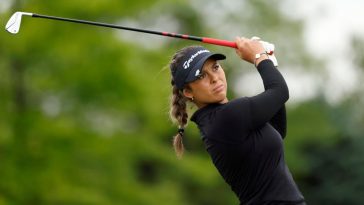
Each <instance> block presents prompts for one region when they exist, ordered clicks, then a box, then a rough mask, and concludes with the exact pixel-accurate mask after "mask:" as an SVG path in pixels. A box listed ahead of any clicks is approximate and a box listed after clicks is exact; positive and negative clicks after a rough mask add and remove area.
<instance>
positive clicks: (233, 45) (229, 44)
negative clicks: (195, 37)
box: [202, 37, 237, 48]
mask: <svg viewBox="0 0 364 205" xmlns="http://www.w3.org/2000/svg"><path fill="white" fill-rule="evenodd" d="M202 42H204V43H209V44H214V45H219V46H227V47H231V48H237V46H236V43H235V42H233V41H227V40H220V39H216V38H207V37H203V38H202Z"/></svg>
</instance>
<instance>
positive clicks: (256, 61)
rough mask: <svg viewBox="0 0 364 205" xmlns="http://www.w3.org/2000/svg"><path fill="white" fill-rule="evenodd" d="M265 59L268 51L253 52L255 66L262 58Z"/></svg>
mask: <svg viewBox="0 0 364 205" xmlns="http://www.w3.org/2000/svg"><path fill="white" fill-rule="evenodd" d="M266 59H269V58H268V53H266V52H262V53H257V54H255V58H254V66H255V67H257V66H258V64H259V63H260V62H261V61H263V60H266Z"/></svg>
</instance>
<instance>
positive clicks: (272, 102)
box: [248, 59, 289, 137]
mask: <svg viewBox="0 0 364 205" xmlns="http://www.w3.org/2000/svg"><path fill="white" fill-rule="evenodd" d="M258 72H259V74H260V76H261V77H262V80H263V84H264V89H265V91H264V92H262V93H260V94H259V95H256V96H253V97H249V98H248V99H249V105H250V109H249V111H250V117H251V128H252V129H256V128H258V127H260V126H262V125H264V124H265V123H267V122H270V121H271V120H272V118H273V116H275V115H276V114H277V116H276V118H274V119H273V124H275V125H274V126H276V127H277V128H278V129H277V130H278V131H279V132H280V133H284V132H285V123H284V126H283V124H282V123H281V122H280V121H282V120H284V121H285V118H284V119H283V118H281V119H279V118H280V117H281V116H282V114H284V116H285V110H284V112H279V111H280V109H281V108H282V107H283V106H284V103H285V102H286V101H287V100H288V98H289V92H288V87H287V84H286V82H285V80H284V78H283V76H282V75H281V73H280V72H279V71H278V69H277V68H276V67H275V66H274V65H273V63H272V61H271V60H268V59H267V60H263V61H261V62H260V63H259V65H258ZM281 128H284V129H281ZM282 137H283V135H282Z"/></svg>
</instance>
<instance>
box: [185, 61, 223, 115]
mask: <svg viewBox="0 0 364 205" xmlns="http://www.w3.org/2000/svg"><path fill="white" fill-rule="evenodd" d="M226 90H227V84H226V78H225V72H224V70H223V69H222V67H221V65H220V64H219V63H218V62H217V61H216V60H214V59H208V60H207V61H206V62H205V64H204V65H203V68H202V70H201V74H200V76H199V79H197V80H195V81H193V82H191V83H189V84H188V86H187V88H185V89H184V90H183V93H184V95H185V96H186V97H188V98H190V99H191V98H192V97H193V102H194V103H195V104H196V105H197V107H199V108H201V107H204V106H206V105H207V104H211V103H226V102H227V101H228V100H227V98H226Z"/></svg>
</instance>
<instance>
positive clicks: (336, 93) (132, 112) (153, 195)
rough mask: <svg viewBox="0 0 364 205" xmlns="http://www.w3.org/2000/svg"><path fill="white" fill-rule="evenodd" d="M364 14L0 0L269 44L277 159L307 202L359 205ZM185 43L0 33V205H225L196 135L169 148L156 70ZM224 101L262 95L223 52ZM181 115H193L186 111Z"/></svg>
mask: <svg viewBox="0 0 364 205" xmlns="http://www.w3.org/2000/svg"><path fill="white" fill-rule="evenodd" d="M363 7H364V2H362V1H354V0H347V1H345V2H343V1H339V0H334V1H332V0H318V1H294V0H283V1H278V0H271V1H263V0H244V1H238V0H235V1H232V0H231V1H227V0H226V1H222V0H221V1H208V0H201V1H192V0H189V1H182V0H168V1H167V0H155V1H147V0H134V1H126V0H124V1H122V0H119V1H117V0H109V1H104V0H93V1H86V0H78V1H71V0H63V1H40V0H1V1H0V24H1V25H2V26H5V24H6V22H7V21H8V19H9V18H10V16H11V15H12V14H13V13H14V12H15V11H28V12H34V13H40V14H45V15H54V16H62V17H69V18H79V19H86V20H91V21H101V22H108V23H116V24H121V25H124V26H133V27H138V28H145V29H153V30H161V31H169V32H177V33H185V34H191V35H196V36H207V37H215V38H220V39H227V40H234V38H235V37H236V36H245V37H252V36H259V37H261V38H262V39H264V40H266V41H269V42H272V43H274V44H275V45H276V56H277V58H278V60H279V63H280V67H279V69H280V70H281V72H282V74H283V75H284V77H285V78H286V80H287V83H288V86H289V88H290V100H289V102H288V104H287V109H288V135H287V138H286V139H285V151H286V161H287V163H288V166H289V167H290V169H291V171H292V173H293V176H294V178H295V180H296V182H297V184H298V186H299V187H300V189H301V191H302V192H303V194H304V196H305V197H306V199H307V203H308V204H333V205H335V204H338V205H339V204H346V205H349V204H363V202H362V201H363V200H362V199H363V194H364V175H363V173H364V160H363V155H364V138H363V133H364V126H363V125H364V109H363V105H364V97H363V93H364V85H363V83H362V82H363V78H364V75H363V71H364V57H363V52H364V38H363V33H364V21H363V20H362V19H363V17H364V16H363V13H362V10H361V8H363ZM192 44H197V43H195V42H193V41H185V40H179V39H171V38H166V37H160V36H153V35H148V34H141V33H134V32H130V31H121V30H113V29H108V28H99V27H93V26H87V25H80V24H72V23H65V22H57V21H50V20H44V19H33V18H29V17H25V18H23V21H22V26H21V30H20V33H19V34H17V35H11V34H9V33H7V32H6V31H5V30H2V31H1V32H0V205H5V204H12V205H18V204H19V205H20V204H22V205H23V204H29V205H33V204H37V205H39V204H95V205H96V204H103V205H105V204H123V205H141V204H142V205H144V204H146V205H160V204H166V205H167V204H173V205H207V204H208V205H222V204H238V200H237V199H236V197H235V196H234V194H233V193H232V191H231V190H230V188H229V187H228V186H227V185H226V184H225V182H224V181H223V179H222V178H221V177H220V176H219V174H218V172H217V171H216V169H215V168H214V167H213V165H212V163H211V161H210V158H209V156H208V154H207V152H206V151H205V148H204V146H203V144H202V142H201V140H200V136H199V133H198V130H197V128H196V126H195V125H194V124H193V123H190V124H189V126H188V129H187V131H186V138H185V146H186V149H187V151H186V153H185V156H184V158H183V159H182V160H177V159H176V157H175V154H174V151H173V149H172V146H171V140H172V136H173V135H174V134H175V133H176V131H177V127H176V126H175V125H173V124H172V123H171V121H170V120H169V118H168V110H169V96H170V93H171V87H170V73H169V70H168V62H169V60H170V58H171V57H172V55H173V54H174V52H175V51H177V50H178V49H180V48H182V47H184V46H188V45H192ZM204 46H206V47H207V48H209V49H210V50H213V51H216V52H222V53H224V54H226V55H227V56H228V59H227V60H226V61H224V62H223V67H224V68H225V69H226V73H227V79H228V82H229V98H230V99H232V98H236V97H240V96H252V95H255V94H257V93H259V92H262V91H263V85H262V82H261V80H260V77H259V74H258V73H257V72H256V71H255V69H254V67H253V66H252V65H250V64H247V63H244V62H242V61H241V60H239V59H238V58H237V56H236V55H235V51H234V49H231V48H225V47H218V46H212V45H204ZM191 112H192V111H191Z"/></svg>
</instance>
